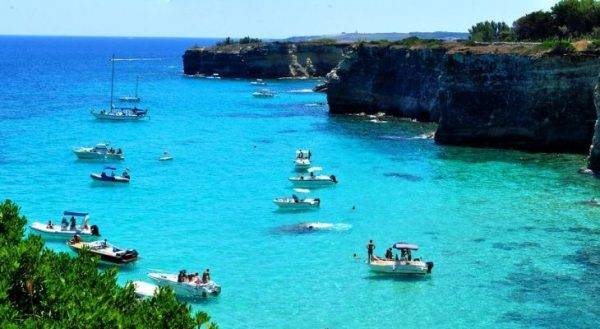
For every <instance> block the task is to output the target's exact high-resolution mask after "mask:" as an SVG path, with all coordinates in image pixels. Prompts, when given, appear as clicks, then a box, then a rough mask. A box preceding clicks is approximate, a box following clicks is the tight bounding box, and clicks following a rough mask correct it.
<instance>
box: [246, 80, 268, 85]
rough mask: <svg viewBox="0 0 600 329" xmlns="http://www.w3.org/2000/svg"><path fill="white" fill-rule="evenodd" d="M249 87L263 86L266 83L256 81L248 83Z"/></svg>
mask: <svg viewBox="0 0 600 329" xmlns="http://www.w3.org/2000/svg"><path fill="white" fill-rule="evenodd" d="M250 84H251V85H255V86H265V85H266V84H267V83H266V82H264V81H263V79H256V80H255V81H252V82H250Z"/></svg>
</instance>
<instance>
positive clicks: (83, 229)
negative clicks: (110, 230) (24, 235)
mask: <svg viewBox="0 0 600 329" xmlns="http://www.w3.org/2000/svg"><path fill="white" fill-rule="evenodd" d="M78 222H79V224H78ZM29 228H30V229H31V231H32V233H34V234H38V235H41V236H42V237H43V238H44V239H46V240H51V239H62V240H68V239H69V238H72V237H73V236H74V235H75V234H77V235H79V236H80V237H81V239H85V240H94V239H96V238H97V237H99V236H100V230H99V229H98V226H96V225H89V214H88V213H87V212H77V211H65V212H63V216H62V220H61V222H60V224H58V222H52V220H49V221H48V222H47V223H43V222H33V223H32V224H31V225H30V226H29Z"/></svg>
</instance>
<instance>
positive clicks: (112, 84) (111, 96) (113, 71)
mask: <svg viewBox="0 0 600 329" xmlns="http://www.w3.org/2000/svg"><path fill="white" fill-rule="evenodd" d="M111 62H112V74H111V76H110V109H111V110H112V109H113V92H114V84H115V54H113V55H112V59H111Z"/></svg>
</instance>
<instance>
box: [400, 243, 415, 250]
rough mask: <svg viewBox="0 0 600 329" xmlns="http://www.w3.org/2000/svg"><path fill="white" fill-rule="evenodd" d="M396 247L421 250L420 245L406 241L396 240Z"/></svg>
mask: <svg viewBox="0 0 600 329" xmlns="http://www.w3.org/2000/svg"><path fill="white" fill-rule="evenodd" d="M394 248H396V249H410V250H419V246H417V245H416V244H411V243H406V242H396V243H395V244H394Z"/></svg>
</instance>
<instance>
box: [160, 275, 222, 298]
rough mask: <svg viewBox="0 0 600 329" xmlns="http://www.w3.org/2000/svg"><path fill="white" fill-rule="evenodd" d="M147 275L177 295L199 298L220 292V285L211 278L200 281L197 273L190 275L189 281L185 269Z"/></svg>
mask: <svg viewBox="0 0 600 329" xmlns="http://www.w3.org/2000/svg"><path fill="white" fill-rule="evenodd" d="M148 277H149V278H150V279H152V280H154V281H156V283H157V284H158V285H159V286H162V287H165V286H166V287H170V288H171V289H173V292H175V294H176V295H177V296H180V297H185V298H200V297H208V296H211V295H213V296H216V295H218V294H220V293H221V286H219V285H218V284H216V283H215V282H214V281H212V280H208V281H206V282H202V280H201V278H200V277H199V276H198V275H192V279H191V281H190V280H189V279H188V278H189V276H188V275H186V273H185V271H181V272H180V273H179V275H177V274H170V273H148Z"/></svg>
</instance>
